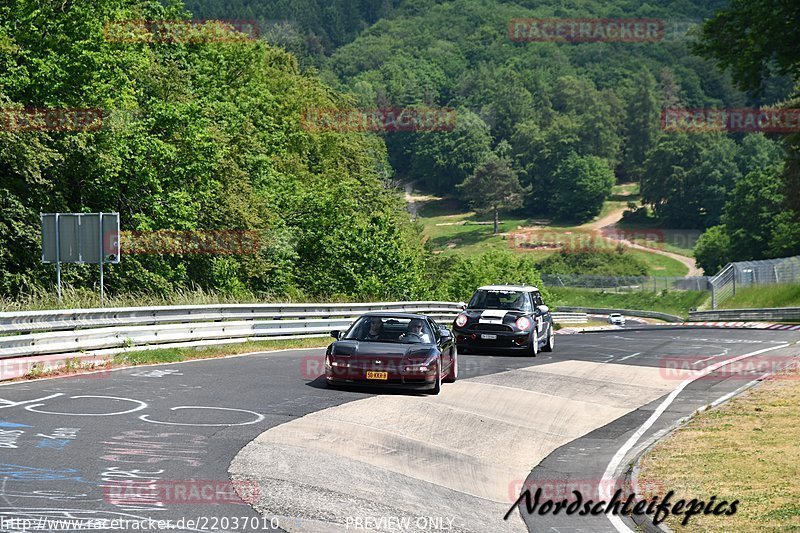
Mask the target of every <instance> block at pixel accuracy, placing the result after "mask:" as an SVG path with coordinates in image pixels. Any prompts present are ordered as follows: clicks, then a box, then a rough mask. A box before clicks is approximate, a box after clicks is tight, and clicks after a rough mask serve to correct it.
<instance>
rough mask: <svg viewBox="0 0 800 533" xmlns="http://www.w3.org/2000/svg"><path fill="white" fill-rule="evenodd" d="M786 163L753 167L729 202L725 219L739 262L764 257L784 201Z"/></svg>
mask: <svg viewBox="0 0 800 533" xmlns="http://www.w3.org/2000/svg"><path fill="white" fill-rule="evenodd" d="M781 172H782V165H777V166H776V165H774V164H773V165H772V166H769V167H766V168H762V169H757V170H753V171H752V172H750V173H749V174H747V175H746V176H744V177H743V178H741V179H740V180H739V181H738V182H737V183H736V186H735V187H734V188H733V191H731V193H730V195H729V196H728V200H727V202H725V211H724V214H723V216H722V222H723V224H724V225H725V231H726V232H727V234H728V237H729V240H730V248H729V249H730V253H731V257H732V258H734V259H735V260H737V261H746V260H751V259H763V258H764V257H766V255H767V253H768V248H769V244H770V239H771V237H772V234H773V231H774V230H775V221H776V220H775V215H776V214H777V213H779V212H780V210H781V205H782V204H783V200H784V198H783V193H782V191H781V182H780V174H781Z"/></svg>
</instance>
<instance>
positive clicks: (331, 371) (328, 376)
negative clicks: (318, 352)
mask: <svg viewBox="0 0 800 533" xmlns="http://www.w3.org/2000/svg"><path fill="white" fill-rule="evenodd" d="M367 371H375V372H387V371H388V374H389V377H388V379H385V380H383V379H367ZM325 381H327V382H328V383H330V384H332V385H352V386H361V387H381V388H384V387H386V388H399V389H415V390H427V389H433V388H434V387H435V386H436V371H435V370H433V371H432V372H398V371H397V369H396V368H395V369H392V370H390V369H386V368H372V367H370V368H358V367H355V368H353V367H344V368H342V367H329V368H326V369H325Z"/></svg>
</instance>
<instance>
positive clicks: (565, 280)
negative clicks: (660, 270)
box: [542, 274, 709, 292]
mask: <svg viewBox="0 0 800 533" xmlns="http://www.w3.org/2000/svg"><path fill="white" fill-rule="evenodd" d="M542 282H543V283H544V285H546V286H547V287H575V288H583V289H604V290H612V291H615V292H659V291H662V290H667V291H707V290H709V285H708V277H706V276H697V277H678V276H671V277H670V276H664V277H657V276H589V275H583V274H542Z"/></svg>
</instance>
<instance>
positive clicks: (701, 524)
mask: <svg viewBox="0 0 800 533" xmlns="http://www.w3.org/2000/svg"><path fill="white" fill-rule="evenodd" d="M793 377H797V375H796V371H795V374H794V376H793ZM798 442H800V380H797V379H776V380H773V381H769V382H766V383H765V384H763V385H762V386H760V387H758V388H756V389H752V390H750V391H749V392H747V393H745V394H744V395H743V396H741V397H739V398H736V399H734V400H732V401H731V402H729V403H727V404H725V405H723V406H721V407H720V408H718V409H714V410H711V411H707V412H705V413H702V414H700V415H698V416H696V417H695V418H694V419H692V421H691V422H690V423H689V424H688V425H687V426H685V427H684V428H682V429H680V430H678V431H677V432H675V433H673V434H672V435H671V436H670V437H668V438H666V439H664V440H663V441H662V442H661V443H659V444H658V445H656V447H655V448H653V450H652V451H651V452H650V453H649V454H647V455H646V456H645V457H644V458H643V459H642V462H641V467H642V469H641V472H640V475H639V480H640V486H658V487H662V488H661V491H662V492H667V491H670V490H674V491H675V496H674V498H673V499H672V501H673V502H676V501H678V500H680V499H682V498H683V499H685V500H686V501H689V500H691V499H692V498H698V499H700V500H704V501H706V502H708V501H709V499H710V497H711V496H716V497H717V500H716V501H717V502H719V501H721V500H727V501H728V502H732V501H733V500H739V502H740V503H739V504H738V511H737V512H736V514H734V515H732V516H713V515H704V514H699V515H695V516H693V517H692V518H691V519H690V521H689V523H688V525H686V526H683V525H681V520H682V518H681V517H674V516H673V517H671V518H670V519H669V520H667V524H668V525H669V527H671V528H672V529H673V530H675V531H711V532H715V531H720V532H721V531H776V532H777V531H795V532H798V531H800V483H797V479H798V476H800V446H798V445H797V443H798ZM651 484H652V485H651ZM647 496H654V495H650V494H648V495H647Z"/></svg>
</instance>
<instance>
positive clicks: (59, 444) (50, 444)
mask: <svg viewBox="0 0 800 533" xmlns="http://www.w3.org/2000/svg"><path fill="white" fill-rule="evenodd" d="M70 442H71V441H70V440H69V439H42V440H40V441H39V443H38V444H36V447H37V448H51V449H54V450H63V449H64V448H65V447H66V446H67V444H69V443H70Z"/></svg>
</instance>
